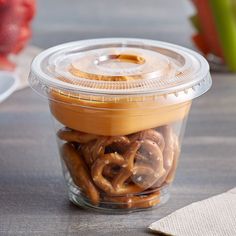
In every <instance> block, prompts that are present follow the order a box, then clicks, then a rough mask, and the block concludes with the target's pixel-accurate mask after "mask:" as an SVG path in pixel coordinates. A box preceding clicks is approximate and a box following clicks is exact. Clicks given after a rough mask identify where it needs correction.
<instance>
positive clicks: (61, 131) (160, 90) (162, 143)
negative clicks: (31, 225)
mask: <svg viewBox="0 0 236 236" xmlns="http://www.w3.org/2000/svg"><path fill="white" fill-rule="evenodd" d="M29 81H30V84H31V86H32V88H33V89H34V90H35V91H36V92H38V93H39V94H41V95H42V96H44V97H46V98H47V99H48V103H49V107H50V111H51V114H52V116H53V118H54V121H55V127H56V135H57V141H58V147H59V150H60V156H61V163H62V168H63V173H64V176H65V180H66V183H67V187H68V193H69V198H70V200H71V201H72V202H73V203H75V204H77V205H80V206H82V207H87V208H92V209H95V210H100V211H106V212H112V213H115V212H132V211H137V210H143V209H149V208H151V207H155V206H160V205H161V204H163V203H165V202H166V201H167V200H168V198H169V187H170V185H171V183H172V182H173V180H174V176H175V171H176V168H177V164H178V159H179V155H180V150H181V141H182V136H183V132H184V129H185V124H186V120H187V117H188V113H189V110H190V107H191V103H192V99H193V98H195V97H199V96H200V95H202V94H203V93H205V92H206V91H207V90H208V89H209V88H210V86H211V82H212V81H211V77H210V74H209V66H208V63H207V62H206V60H205V59H204V58H203V57H202V56H200V55H199V54H197V53H195V52H193V51H191V50H188V49H186V48H183V47H179V46H176V45H173V44H168V43H163V42H158V41H151V40H144V39H129V38H127V39H126V38H108V39H96V40H85V41H78V42H72V43H67V44H63V45H59V46H56V47H53V48H50V49H48V50H46V51H44V52H42V53H41V54H39V55H38V56H37V57H36V58H35V59H34V61H33V63H32V67H31V74H30V77H29Z"/></svg>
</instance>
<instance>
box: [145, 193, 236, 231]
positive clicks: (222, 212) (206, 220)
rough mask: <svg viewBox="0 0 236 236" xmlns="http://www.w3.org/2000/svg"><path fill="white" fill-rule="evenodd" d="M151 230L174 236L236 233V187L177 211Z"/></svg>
mask: <svg viewBox="0 0 236 236" xmlns="http://www.w3.org/2000/svg"><path fill="white" fill-rule="evenodd" d="M149 229H151V230H152V231H154V232H157V233H164V235H165V234H166V235H174V236H234V235H235V236H236V188H234V189H231V190H230V191H228V192H226V193H223V194H220V195H217V196H214V197H211V198H208V199H206V200H203V201H199V202H195V203H192V204H190V205H189V206H186V207H184V208H182V209H180V210H177V211H175V212H174V213H172V214H170V215H168V216H167V217H165V218H162V219H161V220H159V221H156V222H154V223H152V224H151V225H150V226H149ZM162 235H163V234H162Z"/></svg>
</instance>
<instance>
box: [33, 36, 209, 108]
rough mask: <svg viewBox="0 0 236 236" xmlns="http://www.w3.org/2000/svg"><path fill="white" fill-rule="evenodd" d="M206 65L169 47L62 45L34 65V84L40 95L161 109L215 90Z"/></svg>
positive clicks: (112, 42) (122, 41)
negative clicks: (154, 104) (149, 102)
mask: <svg viewBox="0 0 236 236" xmlns="http://www.w3.org/2000/svg"><path fill="white" fill-rule="evenodd" d="M211 82H212V81H211V77H210V74H209V66H208V63H207V61H206V60H205V59H204V58H203V57H202V56H200V55H199V54H197V53H196V52H194V51H191V50H189V49H186V48H183V47H180V46H176V45H173V44H169V43H164V42H159V41H152V40H145V39H129V38H107V39H94V40H84V41H77V42H72V43H67V44H62V45H59V46H56V47H53V48H50V49H48V50H45V51H43V52H42V53H40V54H39V55H38V56H37V57H36V58H35V59H34V61H33V63H32V67H31V73H30V84H31V86H32V87H33V89H35V90H36V91H38V92H39V93H40V94H42V95H44V96H47V97H48V98H49V99H53V98H51V97H50V96H49V94H50V92H51V91H56V92H59V93H61V94H66V95H67V96H70V94H71V95H73V98H74V97H76V96H78V98H79V99H83V95H84V96H86V99H88V97H89V96H90V97H91V99H92V100H95V101H96V100H98V101H113V100H115V101H117V99H124V98H126V99H128V100H129V101H132V98H134V97H136V98H140V99H142V100H145V99H147V98H149V99H150V98H151V99H155V100H159V101H160V102H162V103H176V102H177V103H179V102H184V101H188V100H191V99H193V98H195V97H198V96H200V95H201V94H203V93H204V92H206V91H207V90H208V89H209V88H210V86H211Z"/></svg>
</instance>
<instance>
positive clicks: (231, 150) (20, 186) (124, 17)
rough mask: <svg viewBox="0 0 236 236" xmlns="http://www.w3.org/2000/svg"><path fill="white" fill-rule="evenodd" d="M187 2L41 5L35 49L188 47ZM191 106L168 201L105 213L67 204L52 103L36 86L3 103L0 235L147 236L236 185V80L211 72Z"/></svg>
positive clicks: (58, 0) (99, 0) (58, 1)
mask: <svg viewBox="0 0 236 236" xmlns="http://www.w3.org/2000/svg"><path fill="white" fill-rule="evenodd" d="M181 4H182V1H179V0H176V1H173V0H147V1H141V0H137V1H134V0H130V1H124V0H122V1H114V0H94V1H86V0H77V1H76V0H70V1H66V0H47V1H46V0H40V1H38V16H37V19H36V21H35V23H34V38H33V44H35V45H37V46H40V47H43V48H46V47H49V46H51V45H54V44H58V43H61V42H64V41H71V40H78V39H83V38H95V37H105V36H129V37H141V38H152V39H161V40H165V41H169V42H175V43H178V44H182V45H185V46H190V42H189V40H188V39H189V35H190V28H189V26H188V24H187V21H186V15H185V14H184V6H183V5H181ZM212 76H213V87H212V89H211V90H210V91H209V92H208V93H207V94H206V95H204V96H202V97H201V98H199V99H196V100H195V101H194V103H193V107H192V110H191V114H190V117H189V121H188V124H187V128H186V135H185V138H184V141H183V150H182V154H181V160H180V164H179V168H178V172H177V176H176V180H175V182H174V184H173V186H172V189H171V194H172V196H171V199H170V200H169V202H168V203H167V204H166V205H164V206H162V207H160V208H159V209H156V210H151V211H146V212H139V213H133V214H129V215H104V214H98V213H94V212H89V211H85V210H83V209H80V208H78V207H76V206H74V205H73V204H71V203H70V202H69V200H68V197H67V193H66V188H65V182H64V180H63V177H62V173H61V167H60V162H59V158H58V152H57V147H56V142H55V134H54V130H53V126H52V122H51V119H50V113H49V110H48V105H47V102H46V101H45V100H43V99H41V98H40V97H38V95H36V94H35V93H34V92H33V91H31V89H29V88H27V89H24V90H22V91H19V92H17V93H15V94H14V95H13V96H12V97H11V98H9V99H8V100H7V101H6V102H4V103H2V104H0V235H1V236H5V235H17V236H18V235H33V236H36V235H37V236H46V235H50V236H51V235H59V236H62V235H71V236H72V235H79V236H87V235H91V236H93V235H101V236H106V235H107V236H108V235H109V236H110V235H112V236H116V235H117V236H118V235H131V236H132V235H133V236H134V235H135V236H141V235H150V233H149V232H148V231H147V226H148V225H149V224H150V223H152V222H154V221H156V220H158V219H160V218H162V217H164V216H166V215H168V214H169V213H171V212H173V211H174V210H177V209H179V208H181V207H183V206H186V205H187V204H190V203H192V202H195V201H199V200H202V199H205V198H207V197H210V196H213V195H215V194H218V193H222V192H223V191H226V190H228V189H230V188H232V187H235V185H236V170H235V169H236V168H235V167H236V154H235V153H236V76H235V75H234V74H213V75H212Z"/></svg>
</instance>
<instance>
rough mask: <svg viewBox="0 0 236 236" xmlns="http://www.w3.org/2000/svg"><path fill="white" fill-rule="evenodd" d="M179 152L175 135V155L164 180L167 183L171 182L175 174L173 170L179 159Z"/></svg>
mask: <svg viewBox="0 0 236 236" xmlns="http://www.w3.org/2000/svg"><path fill="white" fill-rule="evenodd" d="M179 154H180V147H179V143H178V138H177V137H176V136H175V155H174V160H173V164H172V167H171V169H170V171H169V173H168V175H167V177H166V180H165V182H166V183H167V184H169V183H171V182H173V179H174V176H175V171H176V168H177V164H178V160H179Z"/></svg>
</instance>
